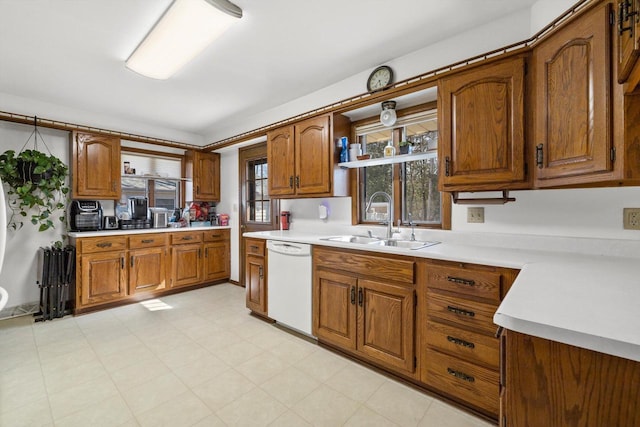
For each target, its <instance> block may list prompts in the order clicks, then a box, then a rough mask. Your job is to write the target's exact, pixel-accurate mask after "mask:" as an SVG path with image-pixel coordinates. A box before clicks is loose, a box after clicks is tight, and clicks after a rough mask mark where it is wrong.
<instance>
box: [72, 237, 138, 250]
mask: <svg viewBox="0 0 640 427" xmlns="http://www.w3.org/2000/svg"><path fill="white" fill-rule="evenodd" d="M79 240H80V242H81V245H82V253H83V254H88V253H93V252H106V251H122V250H126V249H127V236H109V237H106V236H105V237H90V238H83V239H79Z"/></svg>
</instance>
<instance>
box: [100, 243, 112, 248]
mask: <svg viewBox="0 0 640 427" xmlns="http://www.w3.org/2000/svg"><path fill="white" fill-rule="evenodd" d="M96 246H97V247H99V248H110V247H111V242H101V243H98V244H97V245H96Z"/></svg>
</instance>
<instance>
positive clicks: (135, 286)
mask: <svg viewBox="0 0 640 427" xmlns="http://www.w3.org/2000/svg"><path fill="white" fill-rule="evenodd" d="M166 258H167V257H166V249H165V248H163V247H162V248H149V249H140V250H136V251H131V252H130V253H129V294H130V295H133V294H136V293H140V292H147V291H157V290H160V289H165V287H166V282H167V269H166Z"/></svg>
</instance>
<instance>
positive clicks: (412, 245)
mask: <svg viewBox="0 0 640 427" xmlns="http://www.w3.org/2000/svg"><path fill="white" fill-rule="evenodd" d="M320 240H326V241H328V242H341V243H354V244H358V245H376V246H389V247H396V248H405V249H412V250H417V249H422V248H426V247H429V246H433V245H437V244H438V243H440V242H431V241H422V240H403V239H379V238H377V237H369V236H359V235H357V234H347V235H342V236H331V237H324V238H321V239H320Z"/></svg>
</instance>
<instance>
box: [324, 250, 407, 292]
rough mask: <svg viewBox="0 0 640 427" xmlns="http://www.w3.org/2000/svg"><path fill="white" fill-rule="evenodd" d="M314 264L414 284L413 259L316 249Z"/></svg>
mask: <svg viewBox="0 0 640 427" xmlns="http://www.w3.org/2000/svg"><path fill="white" fill-rule="evenodd" d="M313 254H314V258H313V260H314V263H315V264H316V265H319V266H322V267H327V268H330V269H332V270H343V271H348V272H350V273H355V274H361V275H364V276H373V277H384V278H385V279H387V280H393V281H396V282H404V283H409V284H413V283H414V271H415V262H414V261H413V259H411V258H409V259H399V258H391V257H389V256H385V257H379V256H374V255H361V254H357V253H353V252H343V251H342V250H340V251H338V250H329V249H325V248H320V247H315V248H314V250H313Z"/></svg>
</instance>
